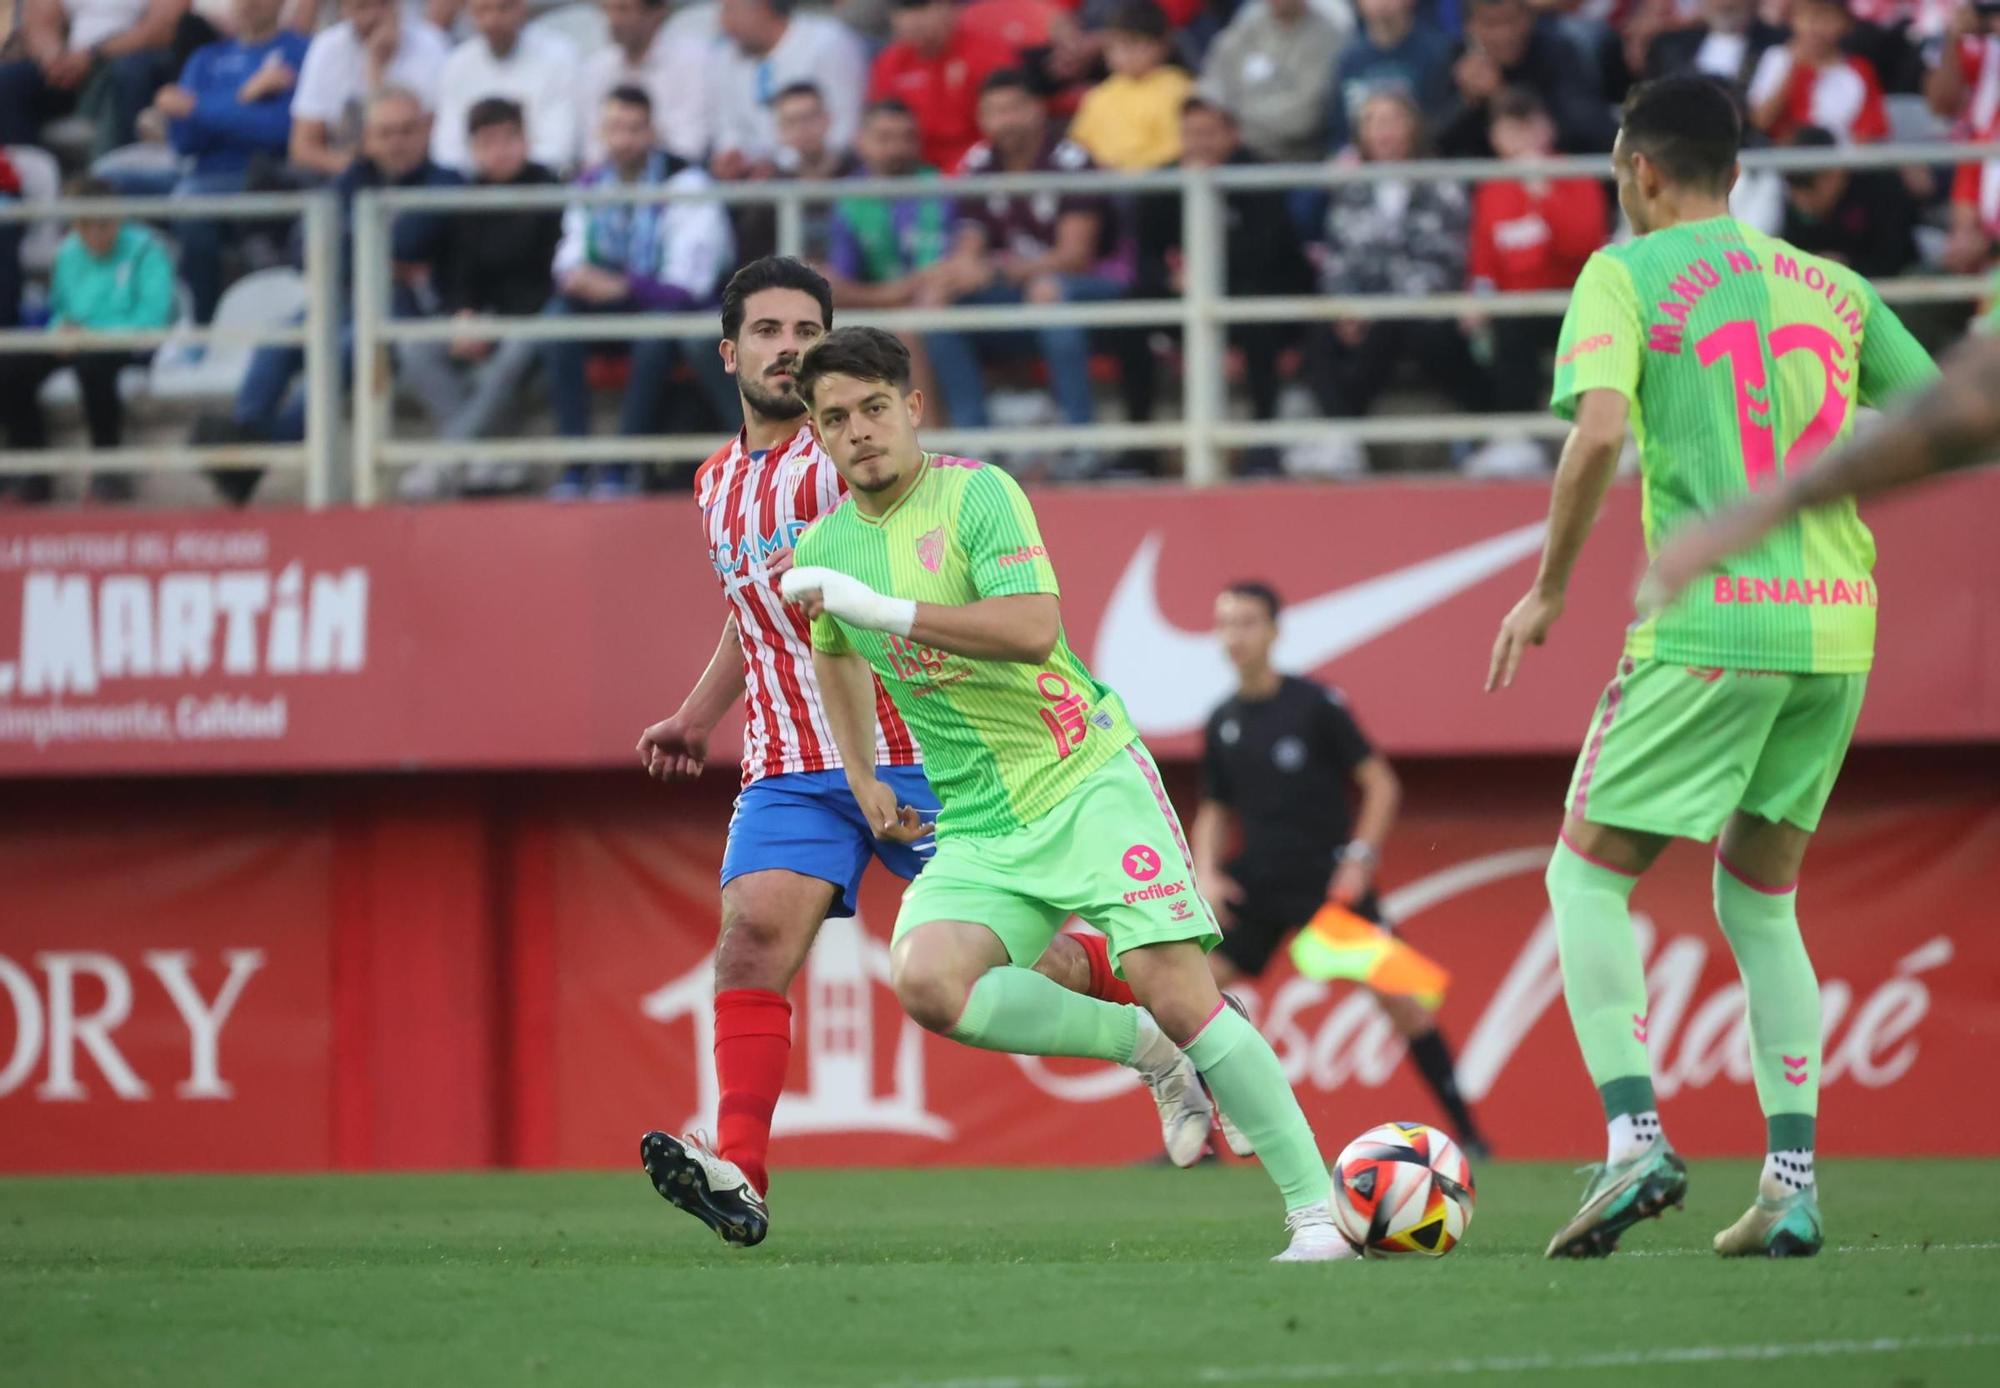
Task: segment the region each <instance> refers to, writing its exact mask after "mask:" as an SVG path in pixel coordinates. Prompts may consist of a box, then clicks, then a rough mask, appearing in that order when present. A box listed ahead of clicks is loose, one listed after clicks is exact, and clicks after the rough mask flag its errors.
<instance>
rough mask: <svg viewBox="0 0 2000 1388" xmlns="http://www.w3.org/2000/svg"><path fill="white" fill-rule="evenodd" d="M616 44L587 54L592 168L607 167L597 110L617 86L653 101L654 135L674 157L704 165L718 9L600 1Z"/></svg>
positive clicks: (580, 94) (587, 155)
mask: <svg viewBox="0 0 2000 1388" xmlns="http://www.w3.org/2000/svg"><path fill="white" fill-rule="evenodd" d="M599 3H600V4H601V5H602V6H603V9H604V19H605V23H606V24H607V25H608V26H609V28H610V30H611V42H610V43H608V44H606V45H605V46H604V47H602V48H600V49H598V50H597V51H596V52H595V53H591V54H589V55H587V56H586V57H585V58H584V60H583V68H582V75H581V78H580V80H579V81H578V83H577V124H578V125H579V126H580V127H581V128H582V132H583V158H584V162H585V163H586V164H601V163H603V162H604V144H603V141H602V140H601V139H600V138H599V136H598V124H597V112H598V111H600V110H602V109H603V107H604V98H605V97H607V96H609V95H611V91H612V89H613V88H614V87H637V88H639V89H640V90H641V91H643V92H645V93H646V95H648V96H650V97H651V98H652V99H653V133H654V135H655V136H656V137H657V138H658V140H659V143H660V147H661V148H662V149H664V150H666V151H667V153H669V154H672V155H675V156H677V157H679V158H682V159H685V160H687V161H688V162H689V163H691V164H698V163H700V162H702V161H703V160H704V159H706V158H708V145H709V131H710V127H711V125H712V123H713V118H712V117H711V115H710V112H709V90H710V78H709V72H708V68H709V58H710V54H711V51H712V50H713V48H714V47H715V44H716V41H717V39H718V38H719V37H720V34H721V30H720V28H719V27H718V25H717V20H716V6H714V5H712V4H698V5H690V6H687V7H684V8H683V9H682V10H681V11H680V12H679V13H677V14H675V15H673V16H672V17H671V18H669V17H668V13H667V11H668V0H599Z"/></svg>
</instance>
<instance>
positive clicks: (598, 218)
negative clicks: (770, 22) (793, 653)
mask: <svg viewBox="0 0 2000 1388" xmlns="http://www.w3.org/2000/svg"><path fill="white" fill-rule="evenodd" d="M599 120H600V122H601V127H602V129H601V133H602V137H603V140H604V148H605V151H606V160H605V162H604V163H603V164H601V165H598V166H597V167H595V168H592V169H590V170H589V171H587V172H586V173H585V174H584V175H583V177H582V178H580V179H578V180H577V186H579V187H581V188H609V187H625V188H675V189H686V190H689V191H693V190H697V189H701V188H706V187H707V186H709V180H708V175H707V174H705V173H704V172H702V170H701V169H700V167H699V166H697V165H692V164H689V163H686V162H685V161H683V160H681V159H677V158H675V157H674V156H673V155H671V154H668V153H667V152H666V151H665V150H663V149H661V148H659V147H658V146H657V145H656V144H654V142H653V103H652V100H651V98H649V97H648V96H647V95H646V93H645V92H644V91H642V90H641V89H639V88H637V87H619V88H617V89H615V90H614V91H613V92H612V93H611V95H610V96H608V97H606V98H605V100H604V109H603V111H602V112H601V113H600V115H599ZM734 254H735V244H734V241H733V239H732V237H731V235H730V230H729V218H728V217H727V216H725V215H724V213H723V210H722V207H721V206H720V205H719V204H717V203H712V202H647V203H636V204H633V203H610V204H607V203H592V204H587V205H586V204H583V203H578V204H576V205H575V206H572V207H571V208H570V209H569V211H568V212H567V213H565V214H564V216H563V235H562V243H561V245H560V246H558V247H557V249H556V258H555V280H556V294H555V297H554V298H553V299H551V300H550V301H549V306H548V309H547V311H548V312H550V313H558V314H589V313H647V312H656V313H657V312H672V311H675V310H686V309H694V308H705V307H707V306H708V305H710V304H712V303H714V302H715V297H716V293H717V291H718V290H719V288H720V286H721V282H722V277H723V276H724V275H725V274H726V273H728V271H729V268H730V266H731V265H732V264H733V257H734ZM588 352H589V344H587V343H585V342H582V341H577V340H572V341H568V342H549V343H545V344H544V345H543V348H542V364H543V368H544V369H545V370H546V371H547V372H548V374H549V392H550V396H551V401H552V404H553V405H554V407H555V416H556V432H557V433H559V434H562V435H563V436H564V437H567V438H581V437H583V436H585V435H587V434H588V433H589V432H590V395H589V391H588V387H587V385H586V383H585V378H584V358H585V357H586V355H588ZM682 361H685V362H686V364H687V365H688V366H689V367H691V368H692V369H693V371H694V374H695V377H696V379H697V381H698V382H699V383H700V385H701V386H702V388H703V390H704V392H705V393H706V394H707V395H708V397H709V400H710V403H711V404H712V405H713V406H714V408H715V409H716V412H717V413H718V414H719V415H720V416H722V418H723V419H724V420H725V421H731V422H733V415H732V405H731V402H732V401H733V400H734V399H735V392H734V389H733V387H732V386H731V383H730V382H729V380H728V378H727V377H726V376H724V375H723V374H722V367H721V363H720V361H719V360H718V359H717V357H716V355H715V353H714V352H713V351H706V352H704V351H700V350H697V349H694V348H692V347H690V346H689V345H688V344H686V343H683V342H680V341H677V340H675V339H672V338H658V337H649V338H643V339H641V340H639V341H638V342H635V343H633V344H632V368H631V376H630V378H629V380H628V381H627V384H626V387H625V398H624V403H623V405H622V406H621V407H620V410H619V414H618V432H619V433H621V434H624V435H627V436H631V435H639V434H651V433H656V432H658V424H659V421H660V419H661V417H662V415H663V413H664V410H665V406H666V404H667V399H666V396H667V393H668V392H667V391H666V390H664V389H663V386H664V384H665V383H666V382H667V381H668V380H669V378H670V377H671V375H672V373H673V369H674V367H675V365H676V364H678V363H680V362H682ZM637 488H638V478H637V477H636V476H635V475H634V473H633V470H632V468H631V466H630V465H629V464H624V463H620V464H615V465H613V466H609V467H604V468H593V467H590V466H588V465H584V464H577V465H574V466H572V467H570V468H568V469H567V470H565V472H564V474H563V477H562V480H561V481H560V482H558V483H557V484H556V487H555V488H554V490H552V491H551V492H550V495H551V496H553V497H556V498H559V499H564V500H569V499H574V498H576V497H579V496H582V495H584V494H585V493H586V492H588V493H589V494H591V495H593V496H599V497H606V498H614V497H623V496H630V495H632V494H633V493H634V492H635V491H636V490H637Z"/></svg>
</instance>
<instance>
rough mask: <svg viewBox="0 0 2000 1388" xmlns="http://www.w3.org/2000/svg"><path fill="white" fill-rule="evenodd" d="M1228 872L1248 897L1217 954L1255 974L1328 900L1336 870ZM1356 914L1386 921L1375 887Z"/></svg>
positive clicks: (1378, 922)
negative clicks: (1310, 874)
mask: <svg viewBox="0 0 2000 1388" xmlns="http://www.w3.org/2000/svg"><path fill="white" fill-rule="evenodd" d="M1229 875H1230V876H1231V877H1232V878H1234V879H1235V881H1236V885H1237V886H1239V887H1241V888H1242V889H1243V899H1242V900H1241V901H1239V902H1237V903H1236V908H1235V909H1236V924H1235V925H1234V926H1232V927H1231V928H1230V929H1228V930H1225V931H1224V932H1223V933H1222V943H1221V944H1219V945H1217V946H1216V947H1215V948H1216V952H1217V953H1219V954H1220V955H1221V956H1222V957H1223V958H1224V959H1227V960H1228V961H1229V962H1230V963H1232V964H1234V965H1235V966H1236V967H1237V968H1239V969H1241V970H1242V971H1243V972H1244V973H1245V974H1248V975H1249V976H1250V977H1252V978H1256V977H1258V976H1260V975H1261V974H1262V973H1263V972H1264V970H1265V968H1267V967H1268V966H1269V965H1270V962H1271V956H1272V955H1273V954H1276V953H1277V952H1278V946H1280V945H1282V944H1284V943H1285V941H1286V940H1288V939H1290V938H1291V934H1292V932H1293V931H1294V930H1297V929H1299V928H1300V927H1301V926H1303V925H1304V924H1305V923H1306V922H1307V921H1309V920H1311V919H1312V918H1313V916H1314V915H1315V914H1317V913H1318V911H1319V908H1320V907H1321V906H1324V905H1325V904H1326V884H1327V880H1328V877H1329V876H1331V874H1330V873H1329V874H1327V876H1321V877H1315V878H1304V877H1291V878H1276V877H1257V876H1243V875H1240V874H1239V873H1237V872H1231V873H1230V874H1229ZM1354 914H1356V915H1357V916H1361V917H1363V918H1365V919H1367V920H1371V921H1373V922H1375V924H1377V925H1381V924H1383V920H1382V902H1381V899H1380V898H1379V897H1377V896H1376V894H1375V892H1374V891H1373V890H1372V889H1371V890H1370V891H1369V893H1368V895H1367V896H1365V897H1363V898H1362V899H1361V900H1360V901H1359V902H1357V903H1356V904H1355V907H1354Z"/></svg>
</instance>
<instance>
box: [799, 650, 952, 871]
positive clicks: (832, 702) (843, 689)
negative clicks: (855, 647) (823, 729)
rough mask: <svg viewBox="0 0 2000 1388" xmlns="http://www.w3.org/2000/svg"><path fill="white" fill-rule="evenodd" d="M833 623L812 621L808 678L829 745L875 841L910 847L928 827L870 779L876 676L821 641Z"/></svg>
mask: <svg viewBox="0 0 2000 1388" xmlns="http://www.w3.org/2000/svg"><path fill="white" fill-rule="evenodd" d="M832 624H833V619H832V618H831V617H827V616H824V615H822V616H819V617H816V618H814V620H813V653H812V658H813V675H814V677H815V678H817V679H818V680H819V694H820V700H821V703H822V704H823V705H824V706H825V708H826V721H827V726H828V727H829V728H831V729H832V731H833V745H834V746H835V747H837V748H839V749H840V764H841V766H842V767H844V768H845V769H846V772H847V788H848V790H849V791H851V792H853V795H854V803H855V804H857V805H859V806H860V807H861V814H862V817H863V818H865V819H866V820H867V821H868V827H869V828H870V829H871V830H873V831H874V833H875V835H876V836H877V837H878V838H885V839H894V840H896V841H897V842H898V843H914V842H915V841H916V840H918V839H920V838H922V837H923V836H924V835H925V834H928V833H929V832H930V831H931V826H930V825H929V824H928V823H926V822H925V821H924V819H923V817H922V816H921V815H919V814H918V813H917V812H916V810H914V809H912V808H911V807H910V806H908V805H898V804H897V803H896V792H895V791H893V790H891V789H890V788H889V787H888V786H887V785H886V784H884V783H883V781H882V780H881V778H880V777H878V776H877V775H876V774H875V672H874V671H873V670H871V669H870V668H869V666H868V662H867V661H866V660H864V659H862V658H861V657H860V656H858V655H856V654H854V653H853V652H852V651H845V652H843V651H839V650H828V649H826V647H827V646H828V645H837V644H839V643H838V641H837V640H826V641H822V639H821V635H820V630H821V627H822V626H825V627H828V628H831V627H832Z"/></svg>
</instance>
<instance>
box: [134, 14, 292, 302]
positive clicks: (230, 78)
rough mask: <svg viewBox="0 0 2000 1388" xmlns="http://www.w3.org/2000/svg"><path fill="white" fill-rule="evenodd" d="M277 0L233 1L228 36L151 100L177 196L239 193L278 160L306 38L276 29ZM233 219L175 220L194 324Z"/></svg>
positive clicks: (213, 289)
mask: <svg viewBox="0 0 2000 1388" xmlns="http://www.w3.org/2000/svg"><path fill="white" fill-rule="evenodd" d="M284 5H285V0H235V16H236V37H235V38H229V39H223V40H221V41H220V42H217V43H211V44H207V45H204V46H203V47H201V48H198V49H196V50H195V51H194V53H193V55H192V56H190V57H189V58H188V61H187V66H186V67H185V68H183V69H182V70H181V77H180V81H179V82H177V83H175V84H174V85H173V86H171V87H162V88H161V89H160V91H159V94H158V95H157V96H155V97H154V98H153V105H154V106H155V107H156V108H157V109H158V110H159V111H160V113H161V114H162V115H164V116H166V117H167V118H168V120H169V122H170V124H169V125H168V135H169V137H170V138H171V139H172V140H173V145H174V149H175V150H176V151H178V152H179V153H180V154H181V155H183V156H184V157H186V158H187V159H188V160H189V161H190V167H189V169H188V171H187V172H186V173H185V174H184V175H182V177H181V179H180V181H179V183H178V184H176V185H175V189H174V191H175V192H177V193H240V192H242V191H243V190H244V187H245V186H246V180H247V179H248V177H249V174H250V171H251V168H252V166H253V165H255V164H257V163H259V162H260V161H266V160H268V161H271V162H278V161H282V160H283V159H284V157H285V146H286V144H287V143H288V142H289V141H290V139H291V132H292V112H291V107H292V87H293V86H294V85H295V84H296V83H297V81H298V76H299V65H300V64H301V63H303V62H304V61H305V56H306V45H307V44H308V43H309V42H310V40H309V39H308V38H307V37H306V36H305V35H303V34H299V33H294V32H293V31H291V30H289V29H283V28H280V27H279V17H280V15H281V13H282V12H283V10H284ZM244 226H245V224H244V223H242V222H240V221H228V222H224V221H211V220H207V219H202V220H198V221H185V222H182V223H180V226H179V233H180V242H181V277H182V278H183V279H184V280H186V281H187V286H188V289H189V291H190V292H191V293H192V294H193V295H194V315H195V321H197V322H200V323H206V322H208V320H209V318H210V317H211V316H212V315H213V314H214V312H215V304H216V300H217V298H218V297H219V296H220V295H221V292H222V248H223V245H224V243H225V241H226V240H228V239H230V238H231V237H233V236H234V235H238V234H240V233H241V232H242V230H243V228H244Z"/></svg>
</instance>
